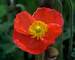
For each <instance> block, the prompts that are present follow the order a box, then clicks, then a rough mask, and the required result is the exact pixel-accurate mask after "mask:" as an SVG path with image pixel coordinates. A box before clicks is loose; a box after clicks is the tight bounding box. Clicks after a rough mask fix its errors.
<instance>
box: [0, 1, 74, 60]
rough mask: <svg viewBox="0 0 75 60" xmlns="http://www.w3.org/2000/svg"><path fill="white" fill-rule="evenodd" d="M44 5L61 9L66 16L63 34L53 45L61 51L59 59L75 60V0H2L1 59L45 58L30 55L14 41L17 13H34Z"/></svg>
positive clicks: (0, 19)
mask: <svg viewBox="0 0 75 60" xmlns="http://www.w3.org/2000/svg"><path fill="white" fill-rule="evenodd" d="M42 6H44V7H49V8H53V9H56V10H59V11H60V12H61V13H62V15H63V17H64V22H65V24H64V28H63V34H62V35H61V36H60V37H59V38H58V39H57V41H56V44H55V45H54V46H53V47H55V48H57V49H58V50H59V52H60V55H59V57H58V60H71V59H72V60H75V40H74V39H75V20H74V18H75V0H0V60H44V57H45V56H44V54H41V55H37V56H35V55H30V54H28V53H26V52H23V51H21V50H20V49H18V48H17V47H16V46H15V45H14V43H13V41H12V33H13V21H14V18H15V15H16V14H17V13H19V12H20V11H22V10H27V11H28V12H29V13H30V14H33V12H34V11H35V10H36V9H37V8H38V7H42ZM45 53H46V52H45Z"/></svg>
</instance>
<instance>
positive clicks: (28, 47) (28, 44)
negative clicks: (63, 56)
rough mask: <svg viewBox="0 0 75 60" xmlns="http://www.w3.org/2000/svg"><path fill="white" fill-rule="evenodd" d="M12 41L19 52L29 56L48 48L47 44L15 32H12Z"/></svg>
mask: <svg viewBox="0 0 75 60" xmlns="http://www.w3.org/2000/svg"><path fill="white" fill-rule="evenodd" d="M13 40H14V43H15V44H16V45H17V46H18V47H19V48H20V49H21V50H23V51H26V52H28V53H31V54H40V53H43V52H44V51H45V50H46V49H47V47H48V44H47V43H44V42H43V40H37V39H36V38H31V37H30V36H27V35H23V34H21V33H18V32H16V31H14V36H13ZM41 44H42V45H41ZM49 45H51V44H49ZM39 46H40V47H39Z"/></svg>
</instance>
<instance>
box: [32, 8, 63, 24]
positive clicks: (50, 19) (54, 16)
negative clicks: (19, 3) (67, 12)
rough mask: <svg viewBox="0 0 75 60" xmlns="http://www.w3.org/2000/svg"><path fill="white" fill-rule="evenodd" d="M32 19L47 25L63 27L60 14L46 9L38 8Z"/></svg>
mask: <svg viewBox="0 0 75 60" xmlns="http://www.w3.org/2000/svg"><path fill="white" fill-rule="evenodd" d="M33 17H34V18H36V19H37V20H41V21H44V22H45V23H47V24H48V23H57V24H60V25H63V18H62V15H61V13H60V12H58V11H56V10H54V9H50V8H46V7H42V8H38V9H37V10H36V12H34V14H33Z"/></svg>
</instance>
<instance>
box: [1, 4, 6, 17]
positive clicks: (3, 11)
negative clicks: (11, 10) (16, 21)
mask: <svg viewBox="0 0 75 60" xmlns="http://www.w3.org/2000/svg"><path fill="white" fill-rule="evenodd" d="M6 13H7V6H6V5H0V17H2V16H4V15H5V14H6Z"/></svg>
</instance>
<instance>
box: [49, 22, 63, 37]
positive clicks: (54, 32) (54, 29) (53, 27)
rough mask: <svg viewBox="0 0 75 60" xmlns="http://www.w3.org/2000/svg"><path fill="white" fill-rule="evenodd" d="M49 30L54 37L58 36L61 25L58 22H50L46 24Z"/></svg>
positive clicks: (60, 31)
mask: <svg viewBox="0 0 75 60" xmlns="http://www.w3.org/2000/svg"><path fill="white" fill-rule="evenodd" d="M48 28H49V31H50V33H51V34H52V35H54V37H56V38H57V37H58V36H59V35H61V33H62V31H63V30H62V27H61V25H59V24H54V23H50V24H48Z"/></svg>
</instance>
